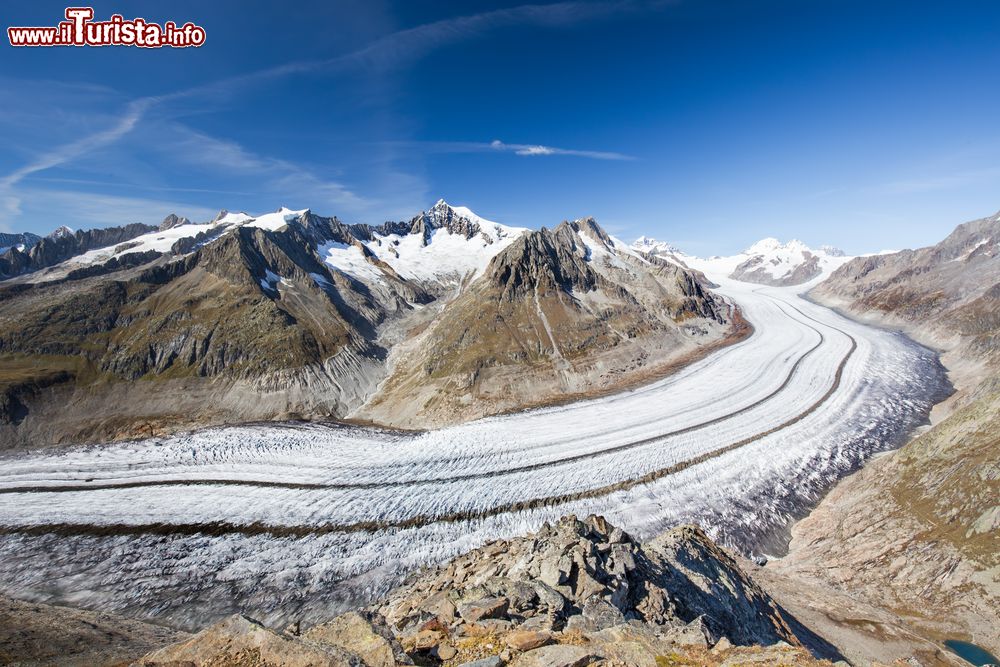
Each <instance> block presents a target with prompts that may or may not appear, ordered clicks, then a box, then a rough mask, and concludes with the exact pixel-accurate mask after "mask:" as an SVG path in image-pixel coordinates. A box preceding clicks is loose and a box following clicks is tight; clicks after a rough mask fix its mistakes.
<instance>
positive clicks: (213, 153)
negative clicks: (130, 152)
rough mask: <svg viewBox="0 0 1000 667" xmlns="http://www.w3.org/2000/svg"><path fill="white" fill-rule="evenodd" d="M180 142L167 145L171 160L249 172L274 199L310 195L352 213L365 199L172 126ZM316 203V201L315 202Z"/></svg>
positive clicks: (234, 145) (301, 170) (293, 166)
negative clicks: (259, 180) (273, 194)
mask: <svg viewBox="0 0 1000 667" xmlns="http://www.w3.org/2000/svg"><path fill="white" fill-rule="evenodd" d="M173 130H174V132H176V133H177V134H178V135H179V137H180V139H179V140H177V141H172V142H169V144H168V145H169V146H170V151H171V154H172V156H173V157H174V158H175V159H177V160H180V161H185V162H188V163H192V164H197V165H200V166H202V167H205V166H207V167H217V168H222V169H225V170H227V171H230V172H252V173H255V174H257V175H259V176H261V177H262V180H263V182H264V183H266V185H264V186H263V187H264V188H265V189H267V190H270V191H274V192H275V194H277V195H286V196H289V197H300V196H306V195H309V196H311V197H312V198H314V203H322V204H324V205H342V206H347V207H349V208H351V209H353V210H357V209H361V208H363V207H364V206H365V205H366V204H367V202H366V200H365V198H364V197H361V196H360V195H358V194H356V193H355V192H353V191H352V190H351V189H350V188H349V187H348V186H346V185H344V184H343V183H340V182H338V181H334V180H331V179H328V178H324V177H323V176H321V175H319V174H317V173H315V172H314V171H312V170H310V169H308V168H306V167H305V166H303V165H301V164H298V163H295V162H290V161H288V160H283V159H280V158H274V157H268V156H265V155H259V154H257V153H255V152H253V151H251V150H249V149H247V148H246V147H244V146H243V145H242V144H240V143H238V142H236V141H232V140H230V139H219V138H217V137H212V136H209V135H207V134H205V133H203V132H198V131H195V130H192V129H190V128H188V127H185V126H183V125H179V124H176V125H174V126H173ZM315 200H319V201H315Z"/></svg>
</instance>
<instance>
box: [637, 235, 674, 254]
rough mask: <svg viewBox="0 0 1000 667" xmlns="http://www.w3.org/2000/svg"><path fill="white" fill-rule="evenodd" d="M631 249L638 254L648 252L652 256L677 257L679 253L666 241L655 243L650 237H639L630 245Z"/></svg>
mask: <svg viewBox="0 0 1000 667" xmlns="http://www.w3.org/2000/svg"><path fill="white" fill-rule="evenodd" d="M632 248H633V249H634V250H638V251H639V252H648V253H652V254H654V255H657V254H660V253H663V254H669V255H677V254H680V252H681V251H680V249H678V248H677V247H676V246H674V245H672V244H670V243H667V242H666V241H657V240H656V239H654V238H653V237H651V236H640V237H639V238H637V239H636V240H635V241H634V242H633V243H632Z"/></svg>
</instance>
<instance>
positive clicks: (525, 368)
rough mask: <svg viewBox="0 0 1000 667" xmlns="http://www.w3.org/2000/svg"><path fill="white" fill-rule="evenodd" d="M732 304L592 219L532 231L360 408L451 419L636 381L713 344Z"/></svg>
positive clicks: (722, 333) (375, 415)
mask: <svg viewBox="0 0 1000 667" xmlns="http://www.w3.org/2000/svg"><path fill="white" fill-rule="evenodd" d="M729 310H730V309H729V307H728V306H727V305H726V304H724V303H723V302H721V301H720V300H719V299H717V298H716V297H713V296H712V295H711V294H710V293H709V292H708V290H707V288H706V287H705V286H704V284H703V283H702V282H701V281H700V280H699V279H698V277H697V276H695V275H693V274H692V273H691V272H689V271H686V270H684V269H682V268H681V267H678V266H676V265H674V264H671V263H669V262H665V261H662V260H658V259H655V258H650V259H646V258H643V257H641V256H640V255H638V254H637V253H635V252H633V251H631V250H629V249H628V247H627V246H625V245H624V244H623V243H621V242H620V241H616V240H614V239H612V238H611V237H610V236H608V235H607V234H606V233H605V232H604V230H603V229H601V228H600V226H599V225H597V223H596V222H595V221H594V220H593V219H591V218H587V219H583V220H577V221H575V222H564V223H562V224H560V225H559V226H557V227H556V228H555V229H551V230H550V229H547V228H543V229H541V230H539V231H537V232H531V233H528V234H524V235H521V236H520V237H519V238H518V239H517V240H516V241H514V242H513V243H511V244H510V245H509V246H508V247H507V248H506V249H505V250H503V251H502V252H501V253H499V254H498V255H496V256H495V257H494V258H493V260H492V261H491V262H490V264H489V266H488V267H487V268H486V270H485V272H484V273H483V276H482V278H481V279H480V280H477V281H475V282H473V283H472V284H471V285H469V287H468V288H467V289H466V290H465V291H464V292H463V293H462V294H460V295H459V296H457V297H456V298H455V299H454V301H453V302H452V303H451V304H450V305H449V307H448V308H447V309H445V311H444V312H443V313H442V314H441V315H440V316H439V317H438V318H436V319H435V320H434V321H433V322H432V323H431V324H430V325H429V326H428V327H427V329H426V330H425V331H423V332H422V333H421V334H420V335H419V336H418V337H417V338H416V339H415V340H414V343H413V344H412V345H408V346H403V347H401V348H400V349H399V350H397V351H396V352H395V353H394V356H393V359H392V360H391V361H392V365H393V371H392V374H391V375H390V377H389V378H388V379H387V380H386V382H385V383H383V385H382V386H381V387H380V390H379V392H378V393H377V394H376V395H375V396H374V397H373V398H372V400H371V401H369V403H368V404H367V405H365V406H364V407H362V408H361V409H360V410H359V411H358V412H357V413H355V415H354V416H355V417H357V418H360V419H366V420H373V421H377V422H379V423H388V424H392V425H396V426H413V425H416V424H425V423H432V424H446V423H454V422H456V421H460V420H463V419H468V418H473V417H479V416H483V415H486V414H493V413H497V412H502V411H505V410H510V409H513V408H515V407H518V406H524V405H531V404H545V403H548V402H551V401H553V400H566V399H569V398H578V397H583V396H587V395H595V394H599V393H602V392H605V391H610V390H613V389H616V388H621V387H623V386H627V385H628V384H629V383H634V382H638V381H641V380H642V379H644V378H645V379H648V378H649V377H651V374H655V373H663V372H666V370H667V369H668V368H669V367H670V366H671V365H673V364H677V363H680V362H681V361H682V359H685V358H693V357H694V356H697V355H700V354H704V353H706V352H707V351H708V350H710V349H714V347H715V346H717V345H718V344H720V343H721V342H722V341H723V340H728V339H727V338H726V336H727V333H728V332H730V325H731V324H732V322H733V317H732V315H731V314H730V312H729Z"/></svg>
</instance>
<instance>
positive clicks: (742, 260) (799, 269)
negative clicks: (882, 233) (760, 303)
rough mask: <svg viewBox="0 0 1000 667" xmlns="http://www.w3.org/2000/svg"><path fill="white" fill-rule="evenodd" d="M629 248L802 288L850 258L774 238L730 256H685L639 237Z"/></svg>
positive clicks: (765, 282) (683, 263)
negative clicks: (801, 286)
mask: <svg viewBox="0 0 1000 667" xmlns="http://www.w3.org/2000/svg"><path fill="white" fill-rule="evenodd" d="M632 247H633V249H635V250H637V251H640V252H643V253H647V254H651V255H654V256H656V257H661V258H663V259H667V260H669V261H672V262H675V263H677V264H680V265H681V266H685V267H690V268H695V269H699V270H703V271H708V270H712V271H715V272H719V273H723V274H725V275H727V276H728V277H730V278H733V279H734V280H742V281H744V282H749V283H758V284H761V285H775V286H791V285H802V284H804V283H807V282H809V281H811V280H815V279H816V278H818V277H819V276H822V275H826V274H829V273H830V272H832V271H833V270H834V269H836V268H837V267H838V266H840V265H841V264H843V263H844V262H846V261H847V260H848V259H850V258H848V257H846V256H845V255H844V252H843V251H842V250H839V249H837V248H834V247H831V246H820V248H818V249H813V248H810V247H809V246H807V245H805V244H804V243H802V242H801V241H797V240H794V239H793V240H791V241H789V242H788V243H782V242H780V241H779V240H778V239H775V238H766V239H762V240H760V241H758V242H756V243H754V244H753V245H752V246H750V247H749V248H747V249H746V250H744V251H742V252H740V253H738V254H736V255H732V256H729V257H719V256H713V257H708V258H701V257H695V256H692V255H687V254H686V253H684V252H683V251H682V250H680V249H679V248H677V247H675V246H673V245H671V244H669V243H666V242H663V241H657V240H656V239H652V238H648V237H646V236H641V237H639V238H638V239H637V240H636V241H635V243H633V244H632Z"/></svg>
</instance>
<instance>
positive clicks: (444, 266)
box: [365, 199, 528, 283]
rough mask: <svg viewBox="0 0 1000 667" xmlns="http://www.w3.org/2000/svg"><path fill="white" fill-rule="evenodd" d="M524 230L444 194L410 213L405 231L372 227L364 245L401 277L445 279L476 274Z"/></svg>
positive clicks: (409, 278)
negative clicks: (381, 230)
mask: <svg viewBox="0 0 1000 667" xmlns="http://www.w3.org/2000/svg"><path fill="white" fill-rule="evenodd" d="M421 225H429V227H430V228H429V229H425V228H423V227H422V226H421ZM527 231H528V230H527V228H524V227H509V226H507V225H502V224H500V223H498V222H493V221H492V220H486V219H485V218H482V217H480V216H478V215H476V214H475V213H473V212H472V211H470V210H469V209H468V208H466V207H465V206H451V205H450V204H448V203H447V202H445V201H444V200H443V199H442V200H439V201H438V202H437V204H435V205H434V207H433V208H432V209H431V210H430V211H426V212H423V213H421V214H420V215H419V216H417V217H416V218H414V219H413V220H412V221H411V222H410V229H409V231H408V232H407V233H399V232H394V233H389V234H380V233H378V232H372V234H371V236H372V238H371V240H369V241H367V242H365V247H367V248H368V249H369V250H370V251H371V252H372V254H374V255H375V256H376V257H377V258H378V259H379V260H381V261H383V262H385V263H386V264H388V265H389V266H391V267H392V268H393V270H394V271H395V272H396V273H397V274H399V276H400V277H401V278H404V279H406V280H417V281H421V282H436V283H443V282H452V281H455V280H461V279H463V278H465V277H466V276H470V275H471V276H472V277H478V276H479V275H481V274H482V273H483V271H485V270H486V267H487V266H488V265H489V263H490V260H491V259H493V257H495V256H496V255H497V254H498V253H499V252H500V251H502V250H503V249H504V248H506V247H507V246H509V245H510V244H511V243H513V242H514V241H515V240H516V239H517V238H518V237H519V236H521V235H522V234H524V233H526V232H527Z"/></svg>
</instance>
